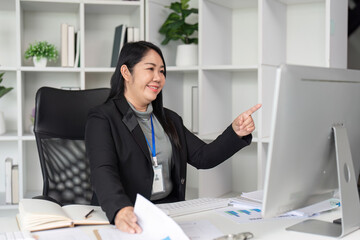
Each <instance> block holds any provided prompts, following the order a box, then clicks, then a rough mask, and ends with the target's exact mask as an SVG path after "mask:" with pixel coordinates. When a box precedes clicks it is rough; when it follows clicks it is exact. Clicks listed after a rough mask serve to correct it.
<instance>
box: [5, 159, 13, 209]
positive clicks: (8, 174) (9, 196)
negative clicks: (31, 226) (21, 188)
mask: <svg viewBox="0 0 360 240" xmlns="http://www.w3.org/2000/svg"><path fill="white" fill-rule="evenodd" d="M12 165H13V160H12V158H6V159H5V203H6V204H11V203H12V186H11V168H12Z"/></svg>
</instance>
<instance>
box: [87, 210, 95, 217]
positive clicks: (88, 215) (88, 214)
mask: <svg viewBox="0 0 360 240" xmlns="http://www.w3.org/2000/svg"><path fill="white" fill-rule="evenodd" d="M92 212H94V209H91V210H90V212H88V213H87V214H86V215H85V219H86V218H88V217H90V214H91V213H92Z"/></svg>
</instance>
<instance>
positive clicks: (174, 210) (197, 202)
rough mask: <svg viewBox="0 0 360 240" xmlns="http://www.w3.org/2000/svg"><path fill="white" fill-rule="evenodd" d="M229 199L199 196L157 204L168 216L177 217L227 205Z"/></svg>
mask: <svg viewBox="0 0 360 240" xmlns="http://www.w3.org/2000/svg"><path fill="white" fill-rule="evenodd" d="M229 201H230V199H228V198H197V199H192V200H187V201H181V202H174V203H162V204H156V206H157V207H158V208H160V209H161V210H162V211H163V212H165V213H166V214H167V215H168V216H170V217H177V216H182V215H187V214H192V213H197V212H204V211H209V210H213V209H217V208H223V207H227V206H228V204H229Z"/></svg>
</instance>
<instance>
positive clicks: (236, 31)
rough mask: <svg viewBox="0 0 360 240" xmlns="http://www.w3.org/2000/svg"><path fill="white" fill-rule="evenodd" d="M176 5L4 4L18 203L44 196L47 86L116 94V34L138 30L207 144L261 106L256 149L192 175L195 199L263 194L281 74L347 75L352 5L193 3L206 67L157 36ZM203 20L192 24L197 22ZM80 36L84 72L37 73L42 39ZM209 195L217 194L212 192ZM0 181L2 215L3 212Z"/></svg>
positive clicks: (0, 170)
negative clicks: (32, 46) (40, 123)
mask: <svg viewBox="0 0 360 240" xmlns="http://www.w3.org/2000/svg"><path fill="white" fill-rule="evenodd" d="M170 2H171V0H139V1H124V0H51V1H50V0H47V1H45V0H2V2H1V4H0V34H1V36H5V37H2V38H0V72H5V75H4V77H5V79H4V82H3V84H4V85H5V86H7V87H10V86H11V87H13V88H14V90H13V91H11V92H10V93H8V94H7V95H6V96H5V97H3V98H1V99H0V110H1V111H3V112H4V113H5V116H6V124H7V129H8V131H7V133H6V134H4V135H1V136H0V176H3V175H4V164H3V162H4V161H3V160H5V158H6V157H11V158H13V160H14V162H15V163H16V164H19V171H20V174H19V175H20V177H19V178H20V179H19V181H20V198H22V197H32V196H34V195H38V194H40V193H41V190H42V179H41V170H40V166H39V165H40V164H39V160H38V154H37V149H36V143H35V138H34V136H33V135H32V134H31V133H30V130H29V128H30V125H31V123H30V118H29V115H30V113H31V110H32V108H33V107H34V104H35V93H36V90H37V89H38V88H39V87H41V86H51V87H59V88H60V87H80V88H81V89H89V88H96V87H108V86H109V81H110V78H111V75H112V73H113V71H114V68H110V67H109V66H110V59H111V50H112V41H113V34H114V29H115V27H116V26H117V25H119V24H127V25H129V26H135V27H139V28H140V32H141V39H146V40H149V41H151V42H153V43H155V44H157V45H158V46H160V47H161V49H162V50H163V53H164V57H165V59H166V64H167V70H168V71H167V82H166V86H165V88H164V101H165V106H167V107H169V108H171V109H173V110H174V111H176V112H177V113H179V114H180V115H181V116H182V117H183V120H184V123H185V125H186V126H187V127H188V128H189V129H192V127H193V124H194V119H195V121H196V122H195V124H197V125H198V131H197V134H198V135H199V136H200V137H201V138H203V139H204V140H206V141H211V140H213V139H215V138H216V136H218V135H219V134H220V133H221V132H222V131H223V130H224V129H225V128H226V127H227V126H228V125H230V123H231V122H232V121H233V119H234V118H235V117H236V116H237V115H238V114H240V113H241V112H243V111H244V110H246V109H248V108H250V107H251V106H253V105H254V104H256V103H258V102H260V103H262V104H263V107H262V109H261V110H260V111H259V112H258V113H256V114H254V118H255V121H256V127H257V129H256V132H255V133H254V138H253V143H252V144H251V145H250V146H249V147H247V148H245V149H243V150H242V151H240V152H238V153H237V154H235V155H234V156H233V157H232V158H231V160H229V161H226V162H225V163H223V164H221V165H220V166H218V167H216V168H214V169H211V170H200V171H195V170H194V169H193V168H192V167H189V168H188V180H187V187H188V195H187V197H188V198H193V197H204V196H220V195H224V194H226V193H228V192H242V191H252V190H255V189H258V188H262V185H263V176H264V169H265V166H266V157H267V150H268V144H269V129H270V122H269V119H270V116H271V111H272V107H273V106H272V105H273V104H272V101H273V97H274V96H273V89H274V81H275V71H276V68H277V66H278V65H280V64H283V63H289V64H301V65H310V66H325V67H337V68H346V65H347V64H346V53H347V34H346V26H347V1H339V0H257V1H256V0H222V1H217V0H192V1H191V5H192V6H193V7H197V8H199V14H198V17H197V18H198V22H199V32H198V37H199V52H198V56H199V59H198V62H199V64H198V66H189V67H176V66H174V65H175V56H176V46H177V45H178V44H180V42H170V43H169V44H168V45H166V46H161V45H160V43H161V41H162V39H163V36H162V35H160V34H159V33H158V29H159V28H160V26H161V24H162V23H163V22H164V20H165V19H166V17H167V16H168V13H169V10H168V9H167V8H164V6H168V5H170ZM195 20H197V19H196V17H195V19H194V17H192V19H190V21H195ZM61 23H68V24H72V25H74V26H75V30H76V31H77V30H79V31H80V35H81V42H80V48H81V55H80V67H79V68H62V67H60V60H58V62H56V63H50V64H49V65H48V67H46V68H34V67H33V66H32V63H31V61H28V60H24V58H23V55H24V51H25V49H26V48H27V46H28V44H29V43H31V42H33V41H35V40H47V41H49V42H51V43H53V44H55V46H56V47H57V48H58V49H60V24H61ZM192 87H197V88H198V99H197V100H198V103H199V106H198V108H199V112H198V115H197V116H193V113H192V109H191V89H192ZM209 186H211V188H210V187H209ZM3 195H4V179H3V178H0V208H14V207H16V206H8V205H5V204H4V197H3Z"/></svg>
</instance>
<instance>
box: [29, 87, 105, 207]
mask: <svg viewBox="0 0 360 240" xmlns="http://www.w3.org/2000/svg"><path fill="white" fill-rule="evenodd" d="M109 91H110V89H108V88H99V89H89V90H79V91H71V90H62V89H56V88H50V87H42V88H40V89H39V90H38V91H37V93H36V108H35V126H34V133H35V138H36V144H37V148H38V152H39V157H40V165H41V171H42V176H43V184H44V185H43V195H42V196H37V197H35V198H41V199H47V200H51V201H54V202H57V203H59V204H61V205H67V204H74V203H77V204H90V202H91V197H92V193H93V191H92V188H91V184H90V177H89V175H90V167H89V162H88V159H87V157H86V153H85V143H84V135H85V124H86V119H87V114H88V111H89V109H90V108H92V107H94V106H96V105H100V104H102V103H103V102H105V100H106V98H107V97H108V95H109Z"/></svg>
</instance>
